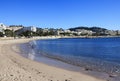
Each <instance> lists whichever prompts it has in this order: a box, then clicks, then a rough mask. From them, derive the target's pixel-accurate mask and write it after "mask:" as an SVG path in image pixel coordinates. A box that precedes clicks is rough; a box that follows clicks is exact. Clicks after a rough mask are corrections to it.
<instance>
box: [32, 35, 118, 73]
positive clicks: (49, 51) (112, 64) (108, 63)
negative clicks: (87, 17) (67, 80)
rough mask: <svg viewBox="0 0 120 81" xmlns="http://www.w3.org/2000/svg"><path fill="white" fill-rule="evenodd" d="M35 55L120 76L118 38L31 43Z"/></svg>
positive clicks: (53, 40)
mask: <svg viewBox="0 0 120 81" xmlns="http://www.w3.org/2000/svg"><path fill="white" fill-rule="evenodd" d="M31 44H32V46H33V47H34V48H35V50H37V51H38V52H39V53H38V52H37V55H36V56H39V55H43V56H46V57H49V58H53V59H57V60H61V61H63V62H67V63H69V64H72V65H76V66H82V67H85V68H87V69H89V70H97V71H104V72H107V73H111V74H118V75H120V38H118V37H116V38H62V39H47V40H37V41H33V42H32V43H31Z"/></svg>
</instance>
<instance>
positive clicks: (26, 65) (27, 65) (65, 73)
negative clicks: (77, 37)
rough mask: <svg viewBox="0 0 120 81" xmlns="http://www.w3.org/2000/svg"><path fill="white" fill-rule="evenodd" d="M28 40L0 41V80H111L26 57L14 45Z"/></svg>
mask: <svg viewBox="0 0 120 81" xmlns="http://www.w3.org/2000/svg"><path fill="white" fill-rule="evenodd" d="M31 40H34V39H31ZM29 41H30V39H28V40H27V39H24V40H23V39H21V40H19V39H17V40H5V41H1V42H0V47H1V48H2V49H1V52H0V56H1V57H0V60H4V61H5V62H4V61H3V63H4V64H3V63H2V62H1V61H0V67H1V65H4V66H2V67H3V68H2V69H0V71H1V73H0V79H2V80H1V81H10V80H11V81H20V80H22V81H30V80H32V81H40V80H41V81H112V80H106V79H108V78H106V77H105V79H103V80H102V79H98V78H95V76H92V75H89V73H88V71H85V72H86V74H85V73H82V72H74V71H69V70H66V69H63V68H58V67H54V66H50V65H47V64H45V63H42V62H35V61H32V60H30V59H26V58H24V57H22V56H20V54H21V52H20V50H19V48H18V47H16V45H17V44H23V43H27V42H29ZM3 57H4V58H3ZM9 61H10V62H9ZM4 69H5V70H4ZM9 71H10V72H9ZM83 71H84V70H83ZM91 74H92V73H91ZM96 74H98V73H96ZM4 75H5V76H4ZM6 76H7V77H6ZM20 76H21V78H20Z"/></svg>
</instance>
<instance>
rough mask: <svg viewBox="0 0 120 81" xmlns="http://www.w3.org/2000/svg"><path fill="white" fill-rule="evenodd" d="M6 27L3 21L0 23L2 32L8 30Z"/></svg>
mask: <svg viewBox="0 0 120 81" xmlns="http://www.w3.org/2000/svg"><path fill="white" fill-rule="evenodd" d="M6 27H7V26H5V25H4V24H3V23H0V32H3V33H4V30H6Z"/></svg>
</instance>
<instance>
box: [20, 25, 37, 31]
mask: <svg viewBox="0 0 120 81" xmlns="http://www.w3.org/2000/svg"><path fill="white" fill-rule="evenodd" d="M22 31H23V32H25V31H32V32H36V31H37V28H36V27H34V26H30V27H23V28H22Z"/></svg>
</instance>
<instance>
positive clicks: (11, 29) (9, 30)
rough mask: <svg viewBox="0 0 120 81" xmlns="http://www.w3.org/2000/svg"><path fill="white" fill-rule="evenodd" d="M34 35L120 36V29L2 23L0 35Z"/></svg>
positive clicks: (0, 24)
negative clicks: (63, 27) (49, 26)
mask: <svg viewBox="0 0 120 81" xmlns="http://www.w3.org/2000/svg"><path fill="white" fill-rule="evenodd" d="M33 36H120V30H108V29H105V28H101V27H83V26H80V27H73V28H69V29H67V30H65V29H62V28H59V29H55V28H40V27H34V26H28V27H25V26H23V25H10V26H6V25H4V24H3V23H0V37H33Z"/></svg>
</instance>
